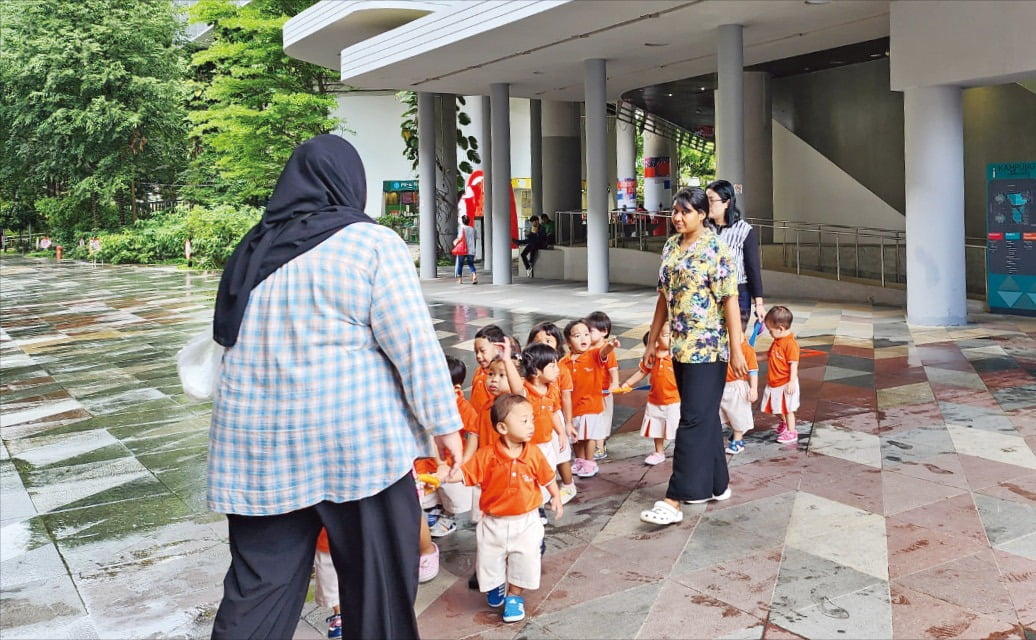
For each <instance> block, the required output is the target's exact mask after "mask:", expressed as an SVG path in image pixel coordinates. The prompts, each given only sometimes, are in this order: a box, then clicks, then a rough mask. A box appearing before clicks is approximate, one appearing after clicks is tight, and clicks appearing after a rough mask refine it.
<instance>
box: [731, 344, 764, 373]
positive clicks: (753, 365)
mask: <svg viewBox="0 0 1036 640" xmlns="http://www.w3.org/2000/svg"><path fill="white" fill-rule="evenodd" d="M741 353H743V354H744V355H745V362H747V363H748V370H749V371H759V358H757V357H756V355H755V349H753V348H752V345H750V344H748V338H747V337H744V338H742V339H741ZM737 379H738V377H737V376H735V375H734V370H733V369H731V368H730V363H727V382H733V381H735V380H737ZM741 380H748V374H747V373H746V374H745V377H743V378H741Z"/></svg>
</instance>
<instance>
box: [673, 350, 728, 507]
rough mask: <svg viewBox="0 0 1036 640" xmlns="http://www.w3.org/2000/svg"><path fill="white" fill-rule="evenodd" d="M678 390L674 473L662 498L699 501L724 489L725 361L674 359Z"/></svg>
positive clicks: (726, 479)
mask: <svg viewBox="0 0 1036 640" xmlns="http://www.w3.org/2000/svg"><path fill="white" fill-rule="evenodd" d="M673 369H674V371H675V373H676V385H677V387H678V388H679V390H680V425H679V426H678V427H677V429H676V444H675V447H674V449H673V475H672V476H670V478H669V488H668V489H666V494H665V497H667V498H669V499H670V500H701V499H705V498H711V497H712V496H718V495H719V494H721V493H723V492H724V491H726V490H727V484H728V483H729V482H730V476H729V474H728V473H727V456H726V454H725V453H724V452H723V425H722V424H720V421H719V404H720V401H722V400H723V386H724V385H725V384H726V379H727V363H726V362H722V361H719V362H705V363H700V364H686V363H683V362H674V363H673Z"/></svg>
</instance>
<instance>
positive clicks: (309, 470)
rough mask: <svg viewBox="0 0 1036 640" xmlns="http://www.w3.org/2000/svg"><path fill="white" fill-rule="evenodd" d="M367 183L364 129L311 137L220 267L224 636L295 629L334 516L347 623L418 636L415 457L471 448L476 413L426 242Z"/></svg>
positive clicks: (360, 633) (220, 619) (212, 491)
mask: <svg viewBox="0 0 1036 640" xmlns="http://www.w3.org/2000/svg"><path fill="white" fill-rule="evenodd" d="M365 185H366V179H365V176H364V172H363V164H362V162H360V158H359V156H358V155H357V153H356V150H355V149H354V148H353V147H352V145H350V144H349V143H348V142H346V141H345V140H343V139H342V138H339V137H337V136H333V135H323V136H318V137H316V138H314V139H312V140H309V141H308V142H305V143H303V144H302V145H300V146H299V147H298V148H297V149H296V150H295V152H294V153H293V154H292V156H291V158H290V159H289V160H288V163H287V166H285V168H284V172H283V173H282V174H281V177H280V179H279V180H278V182H277V187H276V188H275V189H274V192H273V196H272V197H271V198H270V203H269V205H268V206H267V208H266V213H265V215H264V216H263V219H262V220H261V221H260V222H259V224H257V225H256V226H255V227H254V228H253V229H252V230H250V231H249V232H248V233H247V234H246V235H245V237H244V238H243V239H242V240H241V243H240V244H239V245H238V247H237V248H236V249H235V250H234V253H233V255H232V256H231V259H230V261H229V262H228V264H227V268H226V270H225V271H224V273H223V278H222V280H221V281H220V286H219V293H218V296H217V299H216V314H215V319H214V323H213V333H214V337H215V339H216V341H217V342H219V343H220V344H222V345H224V346H226V347H228V348H227V350H226V352H225V354H224V356H223V363H222V366H221V369H220V376H219V389H218V391H217V392H216V395H215V398H214V401H213V409H212V426H211V428H210V430H209V456H208V505H209V508H210V509H211V510H213V511H216V512H218V513H225V514H227V525H228V531H229V537H230V556H231V562H230V568H229V570H228V571H227V575H226V578H225V579H224V582H223V587H224V595H223V600H222V602H221V603H220V606H219V610H218V611H217V613H216V619H215V622H214V624H213V630H212V635H213V637H214V638H255V637H264V638H265V637H268V638H290V637H292V635H293V634H294V632H295V628H296V627H297V625H298V623H299V615H300V613H301V610H302V605H303V602H304V600H305V596H306V590H307V587H308V586H309V579H310V574H311V572H312V568H313V557H314V552H315V548H316V541H317V536H318V535H319V533H320V530H321V528H324V529H326V530H327V536H328V540H329V542H330V547H331V557H332V559H333V561H334V565H335V568H336V569H337V571H338V575H339V587H340V589H339V591H340V595H341V602H342V605H343V606H342V613H341V623H342V624H341V628H342V631H343V637H346V638H353V637H356V638H412V637H416V636H417V621H416V618H415V616H414V608H413V607H414V599H415V597H416V594H417V577H418V563H419V559H418V532H419V523H420V521H421V518H422V512H421V508H420V505H419V504H418V500H417V494H416V492H415V490H414V481H413V478H412V475H411V472H412V469H413V461H414V459H415V458H418V457H423V456H428V455H433V454H434V453H435V452H434V451H432V450H431V447H430V446H429V442H430V440H431V439H432V438H434V439H435V440H436V442H437V444H438V445H439V449H440V451H441V452H442V455H443V457H445V454H446V452H448V453H450V454H452V455H453V459H454V460H457V461H459V460H460V459H461V442H460V435H459V433H458V432H459V430H460V428H461V422H460V416H459V415H458V413H457V405H456V401H455V399H454V398H455V397H454V393H453V383H452V382H451V380H450V378H449V373H448V368H447V367H446V366H445V364H444V363H445V356H444V355H443V352H442V348H441V347H440V346H439V342H438V339H437V338H436V335H435V330H434V328H433V326H432V321H431V317H430V316H429V314H428V306H427V304H425V301H424V297H423V296H422V294H421V288H420V284H419V282H418V279H417V272H416V270H415V269H414V263H413V260H412V259H411V257H410V253H409V250H408V249H407V247H406V244H405V243H404V242H403V240H402V239H401V238H400V237H399V236H398V235H397V234H396V233H395V232H394V231H392V230H391V229H389V228H388V227H385V226H382V225H379V224H369V223H370V222H372V220H371V219H370V218H368V217H367V216H366V215H365V214H364V213H363V206H364V204H365V200H366V187H365ZM354 223H363V224H354ZM436 559H437V556H436Z"/></svg>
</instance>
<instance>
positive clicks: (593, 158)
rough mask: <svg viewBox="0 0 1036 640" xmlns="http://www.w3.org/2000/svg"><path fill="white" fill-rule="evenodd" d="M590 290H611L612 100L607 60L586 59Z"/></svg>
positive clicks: (587, 243) (603, 291) (588, 285)
mask: <svg viewBox="0 0 1036 640" xmlns="http://www.w3.org/2000/svg"><path fill="white" fill-rule="evenodd" d="M583 64H584V65H585V66H584V70H585V71H584V73H585V75H584V85H585V95H586V290H587V292H588V293H607V292H608V147H607V145H608V103H607V95H606V90H607V75H606V71H605V68H606V65H605V61H604V60H602V59H600V58H595V59H592V60H586V61H584V63H583Z"/></svg>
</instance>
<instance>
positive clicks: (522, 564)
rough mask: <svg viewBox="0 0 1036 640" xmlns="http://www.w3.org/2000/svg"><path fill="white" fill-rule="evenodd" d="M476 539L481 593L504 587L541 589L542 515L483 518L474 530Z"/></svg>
mask: <svg viewBox="0 0 1036 640" xmlns="http://www.w3.org/2000/svg"><path fill="white" fill-rule="evenodd" d="M475 539H476V541H477V542H478V553H477V554H476V569H477V571H478V589H479V591H482V592H483V593H485V592H487V591H492V590H493V589H496V588H497V587H499V586H500V585H502V584H504V583H507V584H513V585H514V586H516V587H518V588H520V589H532V590H535V589H539V588H540V543H541V542H543V523H542V522H540V516H539V513H537V512H536V511H530V512H529V513H525V514H522V515H520V516H490V515H483V516H482V521H481V522H479V523H478V527H476V528H475Z"/></svg>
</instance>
